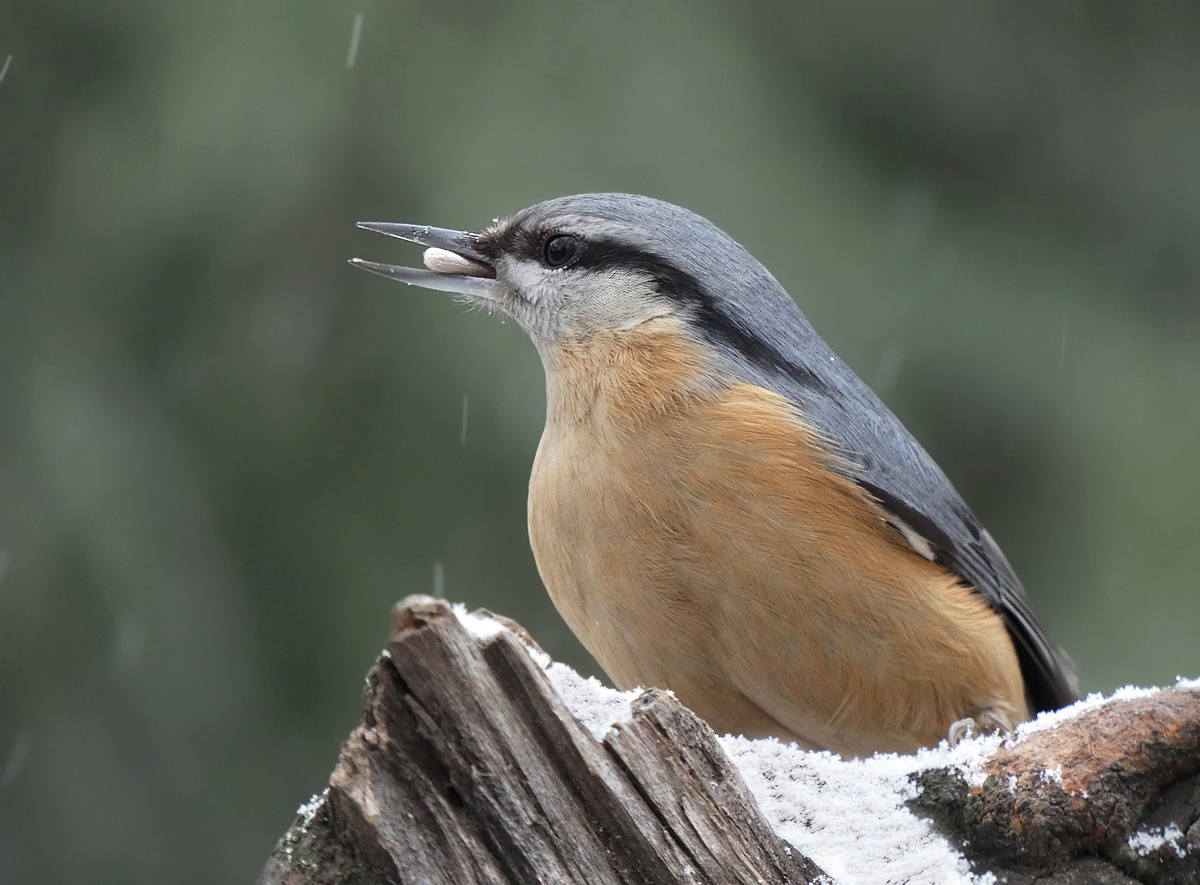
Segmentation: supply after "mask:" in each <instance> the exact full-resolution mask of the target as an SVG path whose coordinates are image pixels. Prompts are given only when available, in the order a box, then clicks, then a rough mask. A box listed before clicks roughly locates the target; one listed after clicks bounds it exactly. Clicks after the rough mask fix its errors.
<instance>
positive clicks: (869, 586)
mask: <svg viewBox="0 0 1200 885" xmlns="http://www.w3.org/2000/svg"><path fill="white" fill-rule="evenodd" d="M359 227H361V228H364V229H366V230H369V231H374V232H377V233H382V234H385V235H388V236H391V237H398V238H400V239H402V240H408V241H411V242H413V243H417V244H420V245H422V246H425V247H426V251H425V253H424V264H425V267H424V268H411V267H403V266H398V265H391V264H382V263H378V262H373V261H367V260H363V259H358V258H355V259H351V263H352V264H354V265H356V266H358V267H361V268H363V269H365V270H368V271H371V272H373V273H376V274H380V275H382V276H384V277H387V278H389V279H392V280H396V281H399V282H403V283H407V284H410V285H413V286H419V287H424V288H427V289H435V290H441V291H446V292H450V293H453V294H455V295H457V296H458V297H459V298H461V299H464V300H465V301H467V302H469V303H471V304H473V305H480V306H482V307H484V308H486V309H488V310H490V311H493V312H497V313H499V314H501V315H503V316H507V317H510V318H511V319H512V320H513V321H515V323H516V324H517V325H519V326H520V328H521V329H523V330H524V332H525V333H526V334H527V335H528V337H529V338H530V339H531V340H532V342H533V344H534V346H535V347H536V349H537V351H538V354H539V355H540V357H541V361H542V365H543V368H544V370H545V376H546V423H545V428H544V430H543V433H542V437H541V441H540V443H539V445H538V448H537V452H536V455H535V456H534V460H533V466H532V471H531V476H530V482H529V500H528V530H529V539H530V545H531V547H532V550H533V554H534V558H535V560H536V563H537V568H538V572H539V574H540V576H541V578H542V581H543V583H544V584H545V586H546V589H547V590H548V592H549V595H550V597H551V599H552V600H553V602H554V605H555V606H556V608H557V609H558V611H559V612H560V613H561V615H562V617H563V619H564V620H565V621H566V623H567V625H568V626H569V627H570V628H571V630H572V631H573V632H574V633H575V635H576V636H577V637H578V638H579V639H580V640H581V641H582V643H583V645H584V646H585V647H586V648H587V649H588V651H589V652H590V653H591V654H592V655H593V657H594V658H595V659H596V661H597V662H598V663H599V664H600V666H601V667H602V668H603V669H604V671H605V672H606V673H607V674H608V676H609V677H610V678H611V679H612V681H613V682H614V684H615V685H616V686H617V687H618V688H620V689H632V688H635V687H638V686H645V687H649V686H655V687H658V688H662V689H667V690H670V691H671V692H673V693H674V695H675V696H676V697H677V698H678V700H679V701H680V702H681V703H683V704H684V705H685V706H687V707H688V708H690V709H691V710H692V711H693V712H695V713H696V714H697V715H699V716H700V717H701V718H703V719H704V720H706V721H707V722H708V723H709V725H710V726H712V727H713V728H714V729H715V730H716V732H717V733H734V734H742V735H745V736H746V737H750V738H760V737H774V738H777V739H779V740H782V741H793V742H795V743H796V744H797V745H799V746H800V747H802V748H806V749H818V750H829V751H831V752H834V753H839V754H841V755H843V756H847V757H861V756H865V755H870V754H872V753H876V752H912V751H915V750H916V749H918V748H920V747H928V746H934V745H936V744H938V743H939V741H941V740H942V739H945V738H947V737H949V738H950V739H951V742H954V741H956V740H957V739H958V738H960V737H961V736H962V735H963V734H964V733H970V732H971V730H972V729H973V728H977V729H979V730H982V731H987V732H995V731H999V732H1010V731H1011V730H1012V729H1014V728H1015V726H1016V725H1017V724H1019V723H1021V722H1023V721H1026V720H1027V719H1029V718H1030V717H1031V715H1033V714H1036V713H1038V712H1041V711H1045V710H1052V709H1057V708H1059V707H1062V706H1065V705H1067V704H1070V703H1071V702H1073V701H1075V700H1077V699H1078V697H1079V685H1078V678H1077V675H1076V671H1075V666H1074V664H1073V662H1072V661H1071V659H1070V657H1069V656H1068V654H1067V653H1066V652H1065V651H1064V650H1063V648H1062V647H1061V646H1060V645H1059V644H1058V643H1057V642H1056V641H1055V640H1054V639H1053V638H1052V637H1051V635H1050V633H1049V632H1048V630H1047V629H1046V627H1045V625H1044V624H1043V623H1042V621H1041V620H1040V619H1039V618H1038V616H1037V615H1036V614H1035V612H1034V610H1033V607H1032V605H1031V603H1030V600H1029V598H1028V596H1027V595H1026V592H1025V590H1024V588H1023V587H1022V585H1021V582H1020V580H1019V579H1018V578H1017V575H1016V574H1015V572H1014V571H1013V568H1012V566H1011V565H1010V564H1009V562H1008V560H1007V559H1006V558H1005V556H1004V554H1003V553H1002V552H1001V550H1000V548H999V546H998V545H997V544H996V542H995V541H994V540H993V538H992V536H991V535H990V534H989V533H988V532H987V530H986V529H985V528H984V527H983V526H982V524H981V523H980V522H979V520H978V519H977V518H976V517H975V515H974V514H973V513H972V511H971V510H970V508H969V507H968V506H967V505H966V504H965V503H964V502H963V499H962V498H961V497H960V495H959V494H958V492H956V491H955V489H954V487H953V486H952V485H951V483H950V481H949V480H948V479H947V478H946V476H945V474H944V473H943V472H942V471H941V470H940V469H939V468H938V466H937V465H936V464H935V463H934V461H933V459H932V458H931V457H930V456H929V455H928V454H927V453H926V452H925V450H924V449H923V448H922V447H921V446H920V445H919V444H918V443H917V442H916V440H915V439H914V438H913V437H912V436H911V435H910V434H909V432H908V431H907V430H906V429H905V428H904V426H903V425H902V424H901V423H900V421H899V419H897V418H896V417H895V416H894V415H893V414H892V412H891V411H889V410H888V408H887V407H886V406H885V405H884V404H883V402H882V401H881V400H880V399H879V398H878V397H877V396H876V395H875V393H874V392H872V391H871V390H870V388H869V387H868V386H867V385H866V384H865V383H864V382H863V381H862V380H861V379H859V378H858V376H857V375H855V373H854V372H853V371H852V370H851V369H850V368H849V367H848V366H847V365H846V364H845V363H844V362H842V360H841V359H839V358H838V357H837V356H836V355H835V354H834V353H833V351H832V350H831V349H830V347H829V346H828V345H827V344H826V343H825V341H824V340H823V339H822V338H821V337H820V336H819V335H818V334H817V333H816V331H814V329H813V328H812V326H811V325H810V324H809V323H808V321H807V320H806V319H805V317H804V315H803V313H802V312H801V310H800V308H799V307H798V306H797V304H796V303H795V301H794V300H793V299H792V298H791V296H790V295H789V294H788V293H787V291H786V290H785V289H784V288H783V286H782V285H780V283H779V282H777V281H776V279H775V278H774V277H773V276H772V275H771V274H770V273H769V272H768V271H767V269H766V268H765V267H764V266H763V265H762V264H760V263H759V262H758V261H757V260H755V259H754V258H753V257H752V256H751V254H750V253H749V252H748V251H747V250H746V249H745V248H743V247H742V246H741V245H739V244H738V243H737V242H735V241H734V240H733V239H732V238H731V237H730V236H729V235H727V234H726V233H724V232H723V231H722V230H720V229H719V228H718V227H716V226H715V225H714V224H712V223H711V222H709V221H708V220H706V219H705V218H702V217H701V216H699V215H697V214H695V213H693V212H691V211H689V210H687V209H684V208H681V207H679V206H675V205H672V204H670V203H667V202H663V201H660V200H657V199H653V198H650V197H645V196H638V195H633V194H582V195H577V196H568V197H561V198H557V199H552V200H548V201H546V202H542V203H539V204H537V205H534V206H531V207H529V208H527V209H524V210H522V211H520V212H518V213H516V214H515V215H513V216H511V217H509V218H507V219H504V220H497V221H495V222H494V223H493V224H492V225H490V226H488V227H486V228H485V229H483V230H482V231H479V232H469V231H461V230H452V229H447V228H437V227H430V226H425V225H410V224H396V223H389V222H361V223H360V224H359Z"/></svg>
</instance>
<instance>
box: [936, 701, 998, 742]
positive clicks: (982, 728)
mask: <svg viewBox="0 0 1200 885" xmlns="http://www.w3.org/2000/svg"><path fill="white" fill-rule="evenodd" d="M1012 730H1013V727H1012V722H1011V721H1009V718H1008V716H1006V715H1005V714H1004V713H1002V712H1000V711H999V710H997V709H995V708H994V707H988V708H987V709H986V710H980V711H979V712H978V713H976V714H975V715H974V716H967V717H966V718H964V719H955V720H954V721H953V722H951V723H950V730H949V731H947V732H946V742H947V743H949V744H950V746H952V747H957V746H958V744H959V742H961V741H963V740H964V739H966V738H972V737H975V736H976V735H977V734H997V733H998V734H1005V735H1008V734H1012Z"/></svg>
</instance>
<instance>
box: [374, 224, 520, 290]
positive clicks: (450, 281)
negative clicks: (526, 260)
mask: <svg viewBox="0 0 1200 885" xmlns="http://www.w3.org/2000/svg"><path fill="white" fill-rule="evenodd" d="M358 226H359V227H361V228H363V229H364V230H373V231H375V232H376V233H381V234H387V235H388V236H389V237H398V238H399V239H401V240H408V241H409V242H410V243H420V244H421V245H422V246H427V247H428V248H427V249H426V250H425V267H426V268H428V270H422V269H419V268H415V267H399V266H397V265H394V264H379V263H377V262H374V261H365V260H364V259H362V258H351V259H350V263H351V264H353V265H354V266H355V267H361V268H362V269H363V270H369V271H370V272H371V273H376V274H379V275H380V276H381V277H387V278H388V279H391V280H398V281H399V282H401V283H408V284H409V285H410V286H421V287H422V288H425V289H437V290H438V291H440V292H456V293H458V294H460V295H470V296H472V297H474V298H490V297H492V288H493V286H494V283H493V280H495V279H496V266H495V265H494V264H493V263H492V259H490V258H488V257H487V256H486V255H484V254H483V253H482V252H480V251H479V250H478V249H477V248H476V247H475V241H476V236H475V234H472V233H467V232H466V231H461V230H447V229H445V228H441V227H429V226H428V225H423V224H389V223H387V222H382V221H360V222H359V223H358Z"/></svg>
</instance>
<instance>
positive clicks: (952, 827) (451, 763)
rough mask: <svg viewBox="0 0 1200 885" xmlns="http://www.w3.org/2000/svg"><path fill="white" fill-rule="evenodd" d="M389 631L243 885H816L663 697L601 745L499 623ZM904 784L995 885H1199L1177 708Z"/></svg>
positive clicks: (1170, 695)
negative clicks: (330, 754) (328, 754)
mask: <svg viewBox="0 0 1200 885" xmlns="http://www.w3.org/2000/svg"><path fill="white" fill-rule="evenodd" d="M394 615H395V626H396V630H395V633H394V635H393V637H392V639H391V641H390V642H389V643H388V646H387V649H386V651H385V652H384V653H383V654H382V655H381V656H380V658H379V660H378V661H377V662H376V664H375V666H374V667H373V668H372V670H371V673H370V675H369V676H368V683H367V688H366V691H365V709H364V711H363V720H362V723H361V724H360V725H359V726H358V727H357V728H356V729H355V730H354V732H353V733H352V734H351V735H350V738H349V739H348V740H347V742H346V744H345V746H344V747H343V748H342V753H341V756H340V759H339V761H338V765H337V768H336V769H335V770H334V773H333V775H332V777H331V778H330V783H329V788H328V790H327V792H326V794H325V796H324V798H323V799H322V800H321V801H320V802H316V803H314V804H312V805H311V806H309V807H307V808H306V809H302V812H303V813H302V814H301V817H300V818H299V819H298V820H297V822H296V824H295V825H294V826H293V827H292V828H291V829H290V830H289V831H288V833H287V834H285V836H284V837H283V839H281V840H280V842H279V844H278V846H277V847H276V849H275V852H274V853H273V855H272V857H271V859H270V861H269V862H268V864H267V866H266V868H265V869H264V870H263V873H262V876H261V877H260V879H259V882H260V883H261V885H276V883H279V885H285V883H286V885H300V883H313V885H326V883H328V885H333V883H337V885H354V883H360V882H361V883H380V882H391V883H418V882H419V883H423V885H424V883H433V885H438V883H455V885H459V883H462V885H469V883H496V885H499V883H527V882H554V883H558V882H562V883H574V882H579V883H583V882H587V883H628V882H639V883H651V885H658V883H746V885H749V883H756V885H758V883H799V882H805V883H808V882H816V881H819V880H822V879H823V878H824V876H823V873H822V872H821V870H820V869H818V868H817V867H816V865H815V864H813V863H812V862H811V861H810V860H809V859H807V858H805V857H804V856H803V855H801V854H800V853H799V852H798V851H795V850H794V849H791V848H790V847H789V846H787V845H786V844H785V843H784V842H782V841H781V840H780V839H779V837H778V836H776V834H775V833H774V832H773V831H772V829H771V827H770V825H769V824H768V823H767V822H766V821H765V820H764V818H763V817H762V815H761V814H760V813H759V811H758V808H757V806H756V805H755V803H754V800H753V798H752V797H751V795H750V794H749V792H748V790H747V788H746V786H745V783H744V782H743V780H742V778H741V776H740V774H739V773H738V771H737V770H736V769H735V768H734V767H733V765H732V764H731V763H730V761H729V759H728V758H727V757H726V756H725V754H724V752H723V750H722V748H721V746H720V744H719V743H718V742H717V740H716V738H715V736H714V735H713V733H712V731H711V729H709V728H708V726H707V725H705V724H704V723H703V722H701V721H700V720H699V719H697V718H696V717H695V716H694V715H692V714H691V713H690V712H689V711H687V710H686V709H684V708H683V707H681V706H680V705H679V704H678V702H676V701H675V700H674V698H673V697H672V696H671V695H669V694H667V693H665V692H660V691H657V690H653V689H652V690H650V691H647V692H645V693H643V694H642V695H641V696H640V697H639V698H638V699H637V700H636V701H635V702H634V703H633V705H632V708H631V716H630V719H629V721H627V722H621V723H618V724H617V725H614V726H613V727H612V728H611V729H610V730H609V732H608V733H607V734H606V735H605V736H604V738H603V740H602V741H598V740H596V739H595V738H594V737H593V736H592V734H591V733H590V732H589V731H588V730H587V729H586V728H584V727H583V726H582V725H581V724H580V723H579V721H577V720H576V719H575V717H574V716H573V715H572V714H571V713H570V712H569V711H568V710H567V709H566V707H565V706H564V705H563V703H562V702H561V700H560V699H559V698H558V696H557V694H556V693H555V691H554V688H553V687H552V686H551V684H550V682H549V680H548V679H547V677H546V675H545V673H544V672H543V670H542V668H541V667H540V666H539V665H538V664H536V663H535V662H534V660H533V659H532V658H531V656H530V650H531V649H532V650H533V653H534V654H538V653H540V652H539V651H538V650H537V648H536V646H535V645H534V644H533V641H532V640H531V639H530V638H529V637H528V636H527V635H526V634H525V633H524V631H522V630H521V628H520V627H519V626H518V625H516V624H513V623H512V622H509V621H506V620H505V619H503V618H496V620H499V621H501V622H503V623H504V624H505V625H506V626H507V627H508V629H505V630H499V631H498V632H496V634H495V635H494V636H489V637H486V638H484V639H481V638H480V637H478V636H476V635H473V634H471V633H469V632H468V631H467V629H466V628H465V627H464V626H463V624H462V623H461V622H460V621H459V619H458V618H457V617H456V616H455V615H454V614H453V612H452V611H451V610H450V608H449V606H447V605H446V604H445V603H444V602H440V601H437V600H433V599H430V598H429V597H410V598H409V599H407V600H405V601H404V602H403V603H401V604H400V605H398V606H397V608H396V609H395V612H394ZM489 617H493V618H494V617H495V616H490V615H489ZM976 773H977V774H978V772H976ZM914 780H915V781H916V783H917V786H918V788H919V794H918V796H917V797H916V798H915V799H913V800H912V801H911V802H910V803H909V805H910V807H912V808H914V809H916V810H918V811H920V812H921V813H923V814H926V815H928V816H929V817H932V818H933V819H935V820H936V821H938V822H939V824H940V825H941V828H942V829H943V831H944V832H945V833H946V834H947V836H948V838H950V839H951V841H952V842H954V843H955V844H957V845H958V846H959V848H960V849H961V851H962V852H963V854H964V855H965V856H967V857H968V858H970V859H971V860H972V862H973V864H974V868H975V871H976V872H984V871H991V872H993V873H995V874H996V876H997V877H998V881H1000V882H1006V883H1010V885H1032V883H1035V882H1036V883H1037V885H1085V883H1086V885H1094V883H1095V885H1131V883H1153V885H1172V883H1179V885H1198V883H1200V690H1197V689H1195V688H1185V687H1179V688H1175V689H1167V690H1164V691H1160V692H1156V693H1153V694H1148V695H1143V696H1140V697H1130V698H1128V699H1125V700H1113V701H1110V702H1108V703H1106V704H1104V705H1103V706H1099V707H1096V708H1095V709H1092V710H1089V711H1087V712H1084V713H1082V714H1080V715H1078V716H1076V717H1074V718H1072V719H1068V720H1066V721H1064V722H1063V723H1061V724H1060V725H1058V726H1057V727H1054V728H1048V729H1045V730H1042V731H1038V732H1034V733H1031V734H1028V735H1026V736H1024V737H1023V738H1022V739H1021V740H1019V741H1016V742H1011V743H1007V744H1003V745H1002V746H1001V747H1000V748H999V749H998V750H997V751H996V752H995V753H994V755H993V756H991V757H990V758H989V759H988V760H987V761H986V762H985V763H984V765H983V770H982V773H981V774H980V775H979V777H975V776H970V781H968V779H967V776H964V774H963V773H962V772H960V771H958V770H953V769H938V770H929V771H924V772H921V773H919V774H917V775H916V776H915V777H914ZM980 781H982V783H980ZM880 823H881V826H886V821H881V822H880ZM1139 833H1140V834H1144V837H1139V836H1138V834H1139ZM1131 838H1132V841H1131ZM1139 839H1141V841H1139ZM1147 840H1148V841H1147Z"/></svg>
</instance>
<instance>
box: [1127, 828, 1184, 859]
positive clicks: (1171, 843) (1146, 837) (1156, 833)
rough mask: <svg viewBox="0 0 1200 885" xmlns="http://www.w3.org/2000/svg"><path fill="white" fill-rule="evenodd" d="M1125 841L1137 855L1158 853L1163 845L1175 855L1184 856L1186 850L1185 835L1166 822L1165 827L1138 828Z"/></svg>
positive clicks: (1143, 855)
mask: <svg viewBox="0 0 1200 885" xmlns="http://www.w3.org/2000/svg"><path fill="white" fill-rule="evenodd" d="M1126 841H1127V844H1128V845H1129V847H1130V848H1131V849H1133V852H1134V854H1136V855H1137V856H1138V857H1148V856H1150V855H1151V854H1158V853H1159V852H1160V851H1161V850H1162V848H1163V846H1167V847H1169V848H1170V849H1171V851H1173V852H1174V853H1175V856H1176V857H1186V856H1187V852H1188V844H1187V837H1186V836H1184V834H1183V832H1182V831H1181V830H1180V829H1179V827H1177V826H1176V825H1175V824H1173V823H1170V824H1167V825H1166V826H1165V827H1154V828H1152V829H1149V830H1139V831H1138V832H1136V833H1134V834H1133V835H1132V836H1130V837H1129V839H1128V840H1126Z"/></svg>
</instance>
